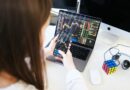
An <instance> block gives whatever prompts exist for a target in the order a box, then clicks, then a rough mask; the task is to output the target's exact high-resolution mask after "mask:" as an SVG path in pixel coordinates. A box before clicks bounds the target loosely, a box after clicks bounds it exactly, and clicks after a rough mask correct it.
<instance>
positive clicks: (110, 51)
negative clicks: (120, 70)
mask: <svg viewBox="0 0 130 90" xmlns="http://www.w3.org/2000/svg"><path fill="white" fill-rule="evenodd" d="M118 46H123V47H127V48H130V46H127V45H123V44H117V45H116V46H113V47H111V48H109V49H108V50H107V51H105V52H104V60H105V61H106V60H107V59H106V54H107V53H108V52H109V53H110V54H111V56H114V55H119V56H121V55H126V54H124V53H121V52H120V50H119V49H118V48H117V47H118ZM113 49H115V50H117V53H116V54H112V50H113ZM127 56H128V55H127ZM115 61H117V62H118V65H117V66H119V65H120V61H119V60H118V59H117V60H115Z"/></svg>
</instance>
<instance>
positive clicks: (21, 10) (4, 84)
mask: <svg viewBox="0 0 130 90" xmlns="http://www.w3.org/2000/svg"><path fill="white" fill-rule="evenodd" d="M50 9H51V1H50V0H0V90H45V87H44V84H45V83H44V81H45V80H46V78H45V76H44V75H45V73H46V72H45V71H46V69H45V61H44V59H45V57H46V56H47V55H49V53H50V52H52V51H53V49H54V46H55V41H56V38H54V39H53V40H52V42H51V45H50V46H49V47H48V48H46V49H45V50H42V46H43V43H42V42H43V41H44V39H42V36H44V30H45V28H46V27H47V25H48V23H49V16H50ZM60 53H61V54H62V56H63V60H62V61H63V63H64V66H65V67H66V68H67V69H68V70H69V71H70V72H69V74H70V75H68V77H69V78H70V79H69V80H68V82H69V81H73V82H72V83H70V84H67V87H68V88H69V89H70V90H71V89H72V90H76V88H77V85H76V84H79V83H81V85H78V87H79V88H80V89H82V88H83V89H82V90H86V86H85V83H84V81H83V78H82V76H81V75H80V73H79V72H78V71H77V70H76V69H75V66H74V64H73V60H72V55H71V53H70V51H69V50H68V52H67V54H64V53H63V52H62V51H60ZM73 74H76V75H75V78H73V79H77V80H76V81H74V80H73V79H72V78H71V77H72V76H73ZM77 81H78V83H77ZM80 86H81V87H80Z"/></svg>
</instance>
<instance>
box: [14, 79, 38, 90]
mask: <svg viewBox="0 0 130 90" xmlns="http://www.w3.org/2000/svg"><path fill="white" fill-rule="evenodd" d="M15 87H16V88H17V90H38V89H36V88H35V86H33V85H31V84H27V83H25V82H24V81H22V80H19V81H18V82H17V83H16V84H15Z"/></svg>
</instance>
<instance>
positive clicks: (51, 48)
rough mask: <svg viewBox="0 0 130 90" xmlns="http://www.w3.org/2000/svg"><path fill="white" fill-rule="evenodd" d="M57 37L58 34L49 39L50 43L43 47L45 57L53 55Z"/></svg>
mask: <svg viewBox="0 0 130 90" xmlns="http://www.w3.org/2000/svg"><path fill="white" fill-rule="evenodd" d="M57 38H58V35H57V36H56V37H54V38H53V39H52V40H51V42H50V45H49V46H48V47H46V48H44V53H45V56H46V57H48V56H52V55H53V51H54V48H55V45H56V40H57Z"/></svg>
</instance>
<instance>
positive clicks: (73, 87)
mask: <svg viewBox="0 0 130 90" xmlns="http://www.w3.org/2000/svg"><path fill="white" fill-rule="evenodd" d="M66 87H67V90H88V89H87V84H86V83H85V80H84V78H83V76H82V75H81V73H80V72H79V71H77V70H71V71H69V72H68V73H67V76H66ZM0 90H37V89H36V88H35V87H34V86H33V85H29V84H26V83H25V82H23V81H21V80H19V81H18V82H17V83H15V84H13V85H10V86H8V87H6V88H0Z"/></svg>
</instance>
